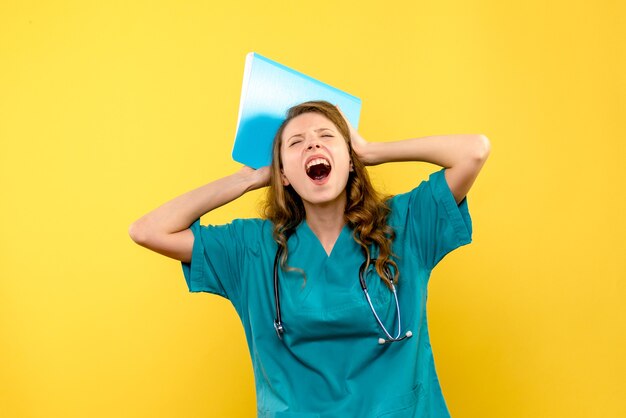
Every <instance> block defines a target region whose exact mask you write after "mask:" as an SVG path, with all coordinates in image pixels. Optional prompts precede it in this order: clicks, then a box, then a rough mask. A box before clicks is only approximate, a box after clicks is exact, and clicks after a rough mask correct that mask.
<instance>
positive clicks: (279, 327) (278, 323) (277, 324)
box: [274, 246, 413, 344]
mask: <svg viewBox="0 0 626 418" xmlns="http://www.w3.org/2000/svg"><path fill="white" fill-rule="evenodd" d="M282 253H283V247H281V246H278V249H277V250H276V257H275V258H274V305H275V309H276V311H275V312H276V317H275V318H274V329H275V330H276V335H278V338H279V339H280V340H282V339H283V334H284V333H285V326H284V324H283V320H282V316H281V312H280V294H279V291H278V263H279V259H280V256H281V255H282ZM375 261H376V259H370V260H365V261H364V262H363V264H361V267H360V268H359V282H360V283H361V289H362V290H363V293H364V294H365V298H366V299H367V303H368V304H369V306H370V309H371V310H372V313H373V314H374V318H376V322H378V325H379V326H380V328H381V329H382V330H383V332H384V333H385V335H386V336H387V338H386V339H385V338H379V339H378V343H379V344H385V343H390V342H396V341H402V340H404V339H406V338H410V337H411V336H412V335H413V333H412V332H411V331H410V330H409V331H407V332H406V333H405V335H403V336H402V337H400V334H402V322H401V315H400V303H399V301H398V292H397V291H396V287H395V286H394V284H393V278H392V277H391V272H390V271H389V268H388V266H385V271H384V273H385V278H384V279H385V280H386V281H387V282H389V284H390V285H391V290H392V293H393V297H394V300H395V303H396V315H397V316H398V334H397V335H396V336H395V337H392V336H391V334H390V333H389V331H387V328H386V327H385V325H384V324H383V323H382V321H381V320H380V317H379V316H378V314H377V313H376V309H375V308H374V305H373V304H372V300H371V298H370V295H369V292H368V291H367V283H366V282H365V274H364V273H365V269H366V268H367V267H369V265H370V263H372V262H375Z"/></svg>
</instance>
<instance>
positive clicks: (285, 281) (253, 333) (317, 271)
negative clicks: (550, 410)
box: [182, 169, 472, 418]
mask: <svg viewBox="0 0 626 418" xmlns="http://www.w3.org/2000/svg"><path fill="white" fill-rule="evenodd" d="M444 172H445V169H441V170H439V171H437V172H434V173H432V174H431V175H430V176H429V179H428V180H427V181H422V182H421V183H420V184H419V185H418V187H416V188H415V189H413V190H411V191H410V192H408V193H404V194H400V195H396V196H394V197H393V198H392V199H391V200H390V207H391V214H390V216H389V218H388V224H389V225H390V226H391V227H392V228H394V230H395V232H396V238H395V240H394V243H393V251H394V253H395V254H396V255H397V256H398V258H397V259H396V262H397V264H398V269H399V272H400V277H399V283H398V285H397V291H398V299H399V303H400V310H401V320H402V331H403V332H405V331H406V330H411V332H412V333H413V336H412V337H411V338H408V339H405V340H404V341H400V342H396V343H390V344H385V345H380V344H378V338H379V337H381V336H383V332H382V330H381V329H380V327H379V325H378V323H377V322H376V320H375V318H374V315H373V313H372V311H371V309H370V306H369V304H368V303H367V300H366V298H365V296H364V294H363V291H362V289H361V286H360V283H359V277H358V272H359V267H360V266H361V264H362V263H363V261H364V256H363V253H362V250H361V248H360V246H359V245H358V244H357V243H356V241H354V239H353V237H352V232H353V231H352V230H351V229H350V228H349V226H347V225H346V226H344V227H343V229H342V230H341V232H340V234H339V236H338V238H337V241H336V242H335V244H334V246H333V248H332V251H331V253H330V254H327V253H326V251H325V250H324V247H323V246H322V244H321V243H320V241H319V239H318V238H317V237H316V236H315V234H314V233H313V231H312V230H311V229H310V227H309V225H308V224H307V223H306V221H303V222H301V223H300V224H299V225H298V226H297V228H296V230H295V232H294V233H293V234H292V235H291V236H290V237H289V240H288V241H287V246H288V258H287V266H290V267H294V268H298V269H302V270H303V271H304V273H305V275H306V280H305V278H304V276H303V274H302V273H301V272H300V271H283V270H281V269H279V286H280V287H279V291H280V299H281V312H282V316H283V323H284V327H285V333H284V335H283V340H282V341H281V340H280V339H278V337H277V335H276V332H275V330H274V325H273V319H274V317H275V307H274V289H273V285H274V281H273V263H274V257H275V254H276V250H277V245H276V243H275V242H274V240H273V238H272V224H271V222H269V221H267V220H263V219H235V220H233V221H232V222H231V223H229V224H226V225H217V226H213V225H208V226H204V225H200V220H199V219H197V220H196V221H195V222H194V223H193V224H192V225H191V227H190V228H191V230H192V231H193V233H194V238H195V239H194V245H193V252H192V259H191V262H190V263H184V262H183V263H182V268H183V273H184V277H185V280H186V283H187V286H188V288H189V291H190V292H209V293H214V294H217V295H220V296H222V297H225V298H228V299H229V300H230V301H231V303H232V304H233V306H234V308H235V310H236V311H237V313H238V315H239V317H240V319H241V322H242V324H243V327H244V330H245V334H246V338H247V343H248V348H249V352H250V356H251V359H252V364H253V369H254V375H255V384H256V397H257V413H258V416H259V417H278V418H280V417H283V418H285V417H292V418H297V417H300V418H313V417H319V418H322V417H324V418H331V417H363V418H370V417H371V418H374V417H387V418H390V417H396V418H399V417H407V418H408V417H437V418H438V417H449V416H450V414H449V412H448V408H447V406H446V403H445V400H444V397H443V394H442V392H441V387H440V384H439V380H438V377H437V373H436V369H435V364H434V357H433V353H432V349H431V345H430V338H429V335H428V324H427V318H426V300H427V284H428V281H429V278H430V274H431V271H432V269H433V268H434V267H435V266H436V265H437V263H438V262H439V261H440V260H441V259H442V258H443V257H444V256H445V255H446V254H448V253H449V252H450V251H452V250H454V249H455V248H458V247H460V246H462V245H466V244H469V243H470V242H471V235H472V223H471V218H470V215H469V211H468V206H467V198H465V199H464V200H463V201H462V202H461V203H460V204H458V205H457V203H456V202H455V200H454V197H453V195H452V193H451V191H450V189H449V187H448V185H447V182H446V180H445V177H444ZM371 251H372V252H373V256H375V254H376V251H375V249H374V248H372V249H371ZM366 281H367V286H368V292H369V294H370V297H371V299H372V304H373V305H374V308H375V309H376V312H377V314H378V316H379V317H380V319H381V321H382V322H383V324H385V327H386V328H387V329H388V330H389V331H390V333H391V334H392V335H395V334H396V331H397V320H398V319H397V315H396V305H395V302H394V300H393V294H392V293H391V292H390V291H389V289H388V288H387V287H386V286H385V284H384V283H383V282H382V280H381V279H380V278H379V277H378V275H377V274H376V273H375V271H374V269H373V267H371V268H370V269H369V271H368V274H367V275H366Z"/></svg>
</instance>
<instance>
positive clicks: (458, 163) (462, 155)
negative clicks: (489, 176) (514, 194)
mask: <svg viewBox="0 0 626 418" xmlns="http://www.w3.org/2000/svg"><path fill="white" fill-rule="evenodd" d="M339 112H340V113H341V114H342V115H343V116H344V119H345V120H346V123H347V124H348V128H349V129H350V142H351V144H352V148H353V149H354V151H355V152H356V154H357V155H358V156H359V158H360V159H361V161H363V163H364V164H365V165H377V164H382V163H388V162H394V161H424V162H428V163H432V164H437V165H439V166H441V167H445V168H446V172H445V177H446V182H447V183H448V187H450V191H451V192H452V194H453V195H454V199H455V200H456V203H457V204H459V203H461V201H462V200H463V198H464V197H465V195H466V194H467V193H468V192H469V190H470V188H471V187H472V185H473V184H474V181H475V180H476V177H477V176H478V173H479V172H480V170H481V168H482V167H483V165H484V164H485V161H486V160H487V157H488V156H489V153H490V152H491V143H490V142H489V139H488V138H487V137H486V136H485V135H482V134H466V135H432V136H425V137H421V138H411V139H405V140H403V141H394V142H368V141H366V140H365V139H363V137H361V135H359V133H358V132H357V131H356V130H355V129H354V127H353V126H352V125H351V124H350V121H349V120H348V118H346V117H345V115H344V114H343V112H341V109H339Z"/></svg>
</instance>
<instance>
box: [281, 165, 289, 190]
mask: <svg viewBox="0 0 626 418" xmlns="http://www.w3.org/2000/svg"><path fill="white" fill-rule="evenodd" d="M280 178H281V180H282V182H283V186H289V180H287V177H286V176H285V172H284V171H283V170H282V169H281V170H280Z"/></svg>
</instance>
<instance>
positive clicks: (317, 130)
mask: <svg viewBox="0 0 626 418" xmlns="http://www.w3.org/2000/svg"><path fill="white" fill-rule="evenodd" d="M319 131H331V132H335V131H333V130H332V129H330V128H319V129H316V130H315V132H319ZM294 136H302V134H295V135H291V136H290V137H289V139H287V141H290V140H291V138H293V137H294Z"/></svg>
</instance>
